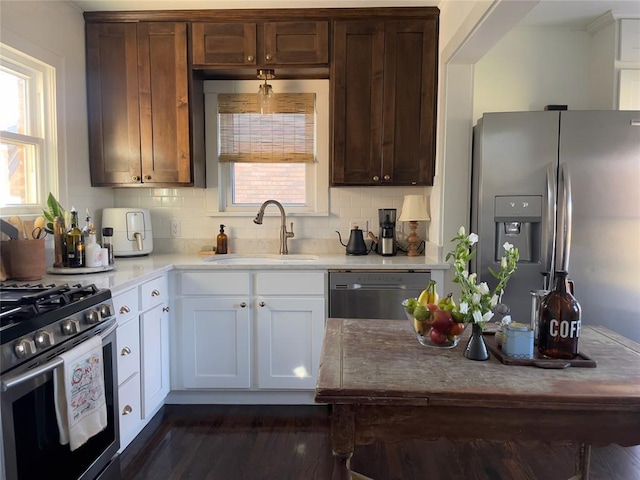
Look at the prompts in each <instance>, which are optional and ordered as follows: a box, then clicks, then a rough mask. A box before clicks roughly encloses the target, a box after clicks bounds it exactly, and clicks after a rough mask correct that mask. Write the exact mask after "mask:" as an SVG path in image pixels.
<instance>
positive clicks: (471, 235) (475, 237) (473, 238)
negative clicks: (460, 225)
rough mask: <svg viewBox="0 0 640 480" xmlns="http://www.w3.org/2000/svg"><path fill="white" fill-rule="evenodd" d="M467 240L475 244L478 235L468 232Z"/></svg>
mask: <svg viewBox="0 0 640 480" xmlns="http://www.w3.org/2000/svg"><path fill="white" fill-rule="evenodd" d="M469 241H470V242H471V245H475V244H476V243H477V241H478V235H476V234H475V233H470V234H469Z"/></svg>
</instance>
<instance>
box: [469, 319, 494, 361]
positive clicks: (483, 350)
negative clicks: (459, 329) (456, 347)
mask: <svg viewBox="0 0 640 480" xmlns="http://www.w3.org/2000/svg"><path fill="white" fill-rule="evenodd" d="M464 356H465V357H466V358H468V359H469V360H489V350H487V344H486V343H485V342H484V337H483V336H482V327H481V326H480V325H478V324H477V323H474V324H472V330H471V337H469V342H468V343H467V347H466V348H465V349H464Z"/></svg>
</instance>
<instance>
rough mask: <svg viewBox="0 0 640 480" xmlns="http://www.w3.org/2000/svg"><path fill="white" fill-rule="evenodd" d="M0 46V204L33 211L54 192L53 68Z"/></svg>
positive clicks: (39, 207)
mask: <svg viewBox="0 0 640 480" xmlns="http://www.w3.org/2000/svg"><path fill="white" fill-rule="evenodd" d="M0 47H1V49H0V105H2V108H1V109H0V206H1V207H3V210H5V209H6V210H15V211H16V212H21V213H32V212H33V213H35V212H38V211H40V210H41V208H42V205H44V203H45V201H46V197H47V195H48V192H50V191H52V192H54V193H55V192H56V190H55V185H53V184H52V183H51V179H52V178H55V174H56V173H57V155H56V146H55V135H54V134H53V133H54V132H55V121H53V120H51V119H53V118H55V114H54V110H55V100H54V94H53V92H55V70H54V68H53V67H50V66H49V65H46V64H44V63H42V62H40V61H38V60H36V59H34V58H32V57H30V56H28V55H25V54H23V53H21V52H19V51H18V50H15V49H13V48H11V47H8V46H6V45H0Z"/></svg>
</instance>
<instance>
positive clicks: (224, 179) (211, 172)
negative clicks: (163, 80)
mask: <svg viewBox="0 0 640 480" xmlns="http://www.w3.org/2000/svg"><path fill="white" fill-rule="evenodd" d="M261 83H262V82H261V81H259V80H255V81H254V80H208V81H205V82H204V93H205V125H206V133H205V141H206V158H207V161H206V163H207V187H208V188H207V189H206V202H205V204H206V207H205V211H206V214H207V215H211V216H255V214H256V209H257V208H258V207H259V206H260V203H256V204H243V205H232V204H231V201H232V194H233V192H232V183H231V171H232V170H231V165H232V162H219V161H218V153H217V152H218V121H217V111H218V104H217V94H218V93H257V91H258V88H259V86H260V84H261ZM269 84H270V85H272V86H273V90H274V91H275V92H276V93H282V92H287V93H289V92H290V93H315V95H316V139H315V142H316V161H315V162H314V163H309V164H305V165H306V167H305V178H306V180H305V182H306V200H305V203H306V204H305V205H293V204H285V207H286V210H287V216H289V215H292V216H296V215H298V216H300V215H304V216H328V214H329V81H328V80H270V81H269ZM212 132H215V134H212ZM265 200H267V199H266V198H265ZM274 200H278V199H277V198H275V199H274ZM271 213H273V212H269V211H267V215H269V214H271Z"/></svg>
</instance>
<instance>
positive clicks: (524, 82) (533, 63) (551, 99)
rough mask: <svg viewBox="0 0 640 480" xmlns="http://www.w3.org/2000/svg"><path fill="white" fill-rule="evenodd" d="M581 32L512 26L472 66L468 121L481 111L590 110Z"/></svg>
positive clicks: (586, 47)
mask: <svg viewBox="0 0 640 480" xmlns="http://www.w3.org/2000/svg"><path fill="white" fill-rule="evenodd" d="M590 39H591V35H590V34H589V33H587V32H586V31H571V30H546V29H515V30H514V31H512V32H510V33H508V34H507V35H506V36H505V37H504V38H503V39H502V40H501V41H500V42H499V43H498V44H497V45H496V46H495V47H494V48H493V49H492V50H491V51H490V52H489V53H487V54H486V55H485V56H484V57H483V58H482V59H481V60H480V61H479V62H477V63H476V65H475V75H474V96H473V98H474V102H473V103H474V105H473V120H474V124H475V123H476V121H477V120H478V118H480V117H481V116H482V114H483V113H484V112H509V111H531V110H543V109H544V106H545V105H550V104H562V105H568V106H569V109H571V110H586V109H588V108H590V97H589V53H590Z"/></svg>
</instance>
